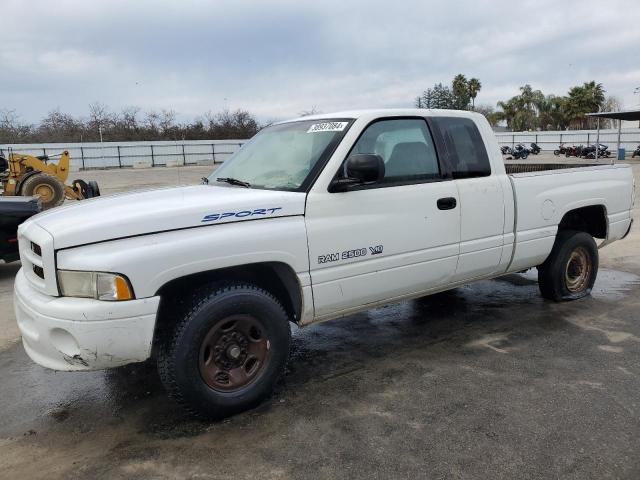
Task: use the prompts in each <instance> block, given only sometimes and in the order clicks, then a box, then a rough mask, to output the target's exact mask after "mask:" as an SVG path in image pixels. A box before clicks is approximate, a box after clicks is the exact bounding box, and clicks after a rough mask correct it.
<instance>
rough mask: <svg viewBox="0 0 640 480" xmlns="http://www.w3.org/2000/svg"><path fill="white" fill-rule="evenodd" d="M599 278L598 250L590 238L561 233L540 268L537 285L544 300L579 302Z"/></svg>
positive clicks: (571, 232)
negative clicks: (597, 277)
mask: <svg viewBox="0 0 640 480" xmlns="http://www.w3.org/2000/svg"><path fill="white" fill-rule="evenodd" d="M597 275H598V247H597V246H596V242H595V240H594V239H593V237H592V236H591V235H589V234H588V233H586V232H578V231H575V230H562V231H560V232H558V235H557V237H556V241H555V243H554V244H553V249H552V250H551V254H550V255H549V257H548V258H547V259H546V260H545V262H544V263H543V264H542V265H539V266H538V286H539V288H540V293H541V294H542V296H543V297H544V298H547V299H549V300H555V301H556V302H560V301H568V300H577V299H578V298H582V297H585V296H587V295H589V294H590V293H591V289H592V288H593V284H594V282H595V281H596V276H597Z"/></svg>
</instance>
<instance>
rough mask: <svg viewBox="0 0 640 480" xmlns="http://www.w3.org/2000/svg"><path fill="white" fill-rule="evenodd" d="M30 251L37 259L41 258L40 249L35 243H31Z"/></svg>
mask: <svg viewBox="0 0 640 480" xmlns="http://www.w3.org/2000/svg"><path fill="white" fill-rule="evenodd" d="M31 251H32V252H33V253H35V254H36V255H38V256H39V257H41V256H42V248H40V245H38V244H37V243H33V242H31Z"/></svg>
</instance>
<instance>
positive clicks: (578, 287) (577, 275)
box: [564, 247, 591, 293]
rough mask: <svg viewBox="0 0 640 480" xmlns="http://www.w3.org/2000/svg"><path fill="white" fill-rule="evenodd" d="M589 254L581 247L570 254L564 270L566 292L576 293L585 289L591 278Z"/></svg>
mask: <svg viewBox="0 0 640 480" xmlns="http://www.w3.org/2000/svg"><path fill="white" fill-rule="evenodd" d="M589 260H590V255H589V252H587V250H586V249H585V248H583V247H577V248H576V249H574V250H573V251H572V252H571V256H570V257H569V261H568V262H567V267H566V269H565V275H564V276H565V282H566V284H567V290H569V291H570V292H572V293H578V292H581V291H582V290H584V289H585V287H586V286H587V284H588V282H589V279H590V278H591V262H590V261H589Z"/></svg>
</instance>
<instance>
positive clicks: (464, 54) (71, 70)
mask: <svg viewBox="0 0 640 480" xmlns="http://www.w3.org/2000/svg"><path fill="white" fill-rule="evenodd" d="M0 12H2V15H1V18H2V21H1V22H0V25H1V27H0V35H1V39H0V72H1V73H0V110H1V109H9V110H15V112H16V113H17V114H18V115H19V117H20V119H21V120H22V121H25V122H37V121H39V120H40V119H41V118H42V117H44V116H45V115H46V113H47V112H49V111H50V110H52V109H55V108H60V110H62V111H63V112H67V113H70V114H73V115H75V116H86V115H87V113H88V105H89V104H90V103H93V102H99V103H102V104H104V105H107V106H109V107H110V109H111V110H114V111H119V110H121V109H122V108H124V107H127V106H131V105H135V106H138V107H140V108H141V109H142V111H143V112H146V111H150V110H161V109H167V110H174V111H175V112H176V114H177V118H178V119H179V120H181V121H189V120H191V119H193V118H194V117H197V116H198V115H202V114H203V113H205V112H207V111H212V112H218V111H221V110H223V109H231V110H235V109H239V108H241V109H246V110H248V111H250V112H251V113H253V114H254V115H256V116H257V117H258V119H260V120H261V121H272V120H279V119H285V118H290V117H295V116H298V115H299V114H300V113H301V112H303V111H309V110H311V109H315V110H317V111H320V112H324V113H328V112H332V111H339V110H347V109H356V108H377V107H411V106H413V103H414V99H415V97H416V96H417V95H419V94H420V93H421V92H422V91H423V90H424V89H426V88H428V87H431V86H433V84H434V83H437V82H443V83H445V84H447V83H449V82H450V81H451V79H452V78H453V76H454V75H455V74H457V73H463V74H465V75H466V76H467V77H468V78H469V77H477V78H479V79H480V81H481V82H482V90H481V91H480V93H479V94H478V97H477V99H476V104H489V105H492V106H495V103H496V102H497V101H498V100H505V99H508V98H510V97H511V96H513V95H516V94H517V93H518V87H520V86H521V85H524V84H526V83H529V84H531V85H532V86H533V88H534V89H541V90H542V91H543V92H544V93H546V94H548V93H554V94H557V95H563V94H566V92H567V90H568V89H569V88H570V87H571V86H573V85H576V84H581V83H583V82H585V81H590V80H596V81H597V82H601V83H602V84H603V85H604V87H605V90H606V94H607V95H613V96H616V97H618V98H619V99H620V100H621V101H622V103H623V106H624V107H625V108H633V107H638V106H640V93H638V94H634V89H635V88H636V87H640V29H638V28H637V25H636V24H637V21H638V20H639V19H640V1H638V0H628V1H612V0H608V1H607V2H602V1H601V0H597V1H592V0H581V1H568V0H566V1H562V0H553V1H547V0H536V1H514V0H495V1H472V0H467V1H455V0H439V1H437V2H436V1H424V0H423V1H413V0H407V1H405V0H396V1H389V0H384V1H378V0H366V1H347V0H342V1H333V0H322V1H304V0H292V1H288V0H287V1H285V0H282V1H279V0H278V1H271V0H262V1H256V0H254V1H252V2H250V1H247V0H230V1H227V0H215V1H214V0H211V1H204V0H202V1H199V0H174V1H171V2H169V1H160V0H156V1H147V0H135V1H133V0H127V1H121V0H83V1H80V0H77V1H72V0H42V1H41V0H0Z"/></svg>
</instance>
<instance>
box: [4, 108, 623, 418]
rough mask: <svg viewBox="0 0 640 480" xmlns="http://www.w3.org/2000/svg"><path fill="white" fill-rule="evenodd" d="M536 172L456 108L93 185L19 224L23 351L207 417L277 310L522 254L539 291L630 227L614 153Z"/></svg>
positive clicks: (266, 363)
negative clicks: (132, 375) (605, 160)
mask: <svg viewBox="0 0 640 480" xmlns="http://www.w3.org/2000/svg"><path fill="white" fill-rule="evenodd" d="M553 168H557V165H549V164H533V163H521V164H509V165H507V167H506V168H505V164H504V162H503V159H502V155H501V154H500V150H499V148H498V143H497V140H496V137H495V135H494V133H493V131H492V130H491V127H490V126H489V123H488V122H487V121H486V119H485V118H484V117H483V116H482V115H480V114H477V113H474V112H467V111H447V110H423V109H407V110H367V111H354V112H343V113H337V114H323V115H315V116H311V117H303V118H300V119H296V120H291V121H286V122H282V123H277V124H274V125H272V126H270V127H267V128H265V129H263V130H262V131H260V133H258V134H257V135H256V136H255V137H254V139H253V140H252V141H251V142H250V143H248V144H246V145H245V146H244V147H243V148H242V149H240V150H239V151H238V152H237V153H236V154H235V155H234V156H233V157H232V158H231V159H230V160H228V161H226V162H225V163H224V164H223V165H222V166H221V167H220V168H219V169H218V170H216V171H214V172H213V173H212V174H211V175H210V176H209V177H208V179H207V181H206V182H205V183H204V184H203V185H199V186H188V187H176V188H171V189H162V190H155V191H154V190H151V191H144V192H135V193H129V194H123V195H117V196H112V197H101V198H97V199H94V200H92V201H90V202H78V203H77V204H73V205H70V206H68V207H65V208H61V209H54V210H51V211H48V212H45V213H43V214H41V215H38V216H37V217H35V218H33V219H31V220H27V221H26V222H25V223H24V224H22V225H21V226H20V229H19V243H20V256H21V259H22V269H21V270H20V272H19V273H18V274H17V277H16V281H15V310H16V317H17V321H18V326H19V327H20V330H21V332H22V339H23V344H24V348H25V350H26V352H27V353H28V354H29V356H30V357H31V358H32V359H33V360H34V361H35V362H37V363H39V364H41V365H43V366H45V367H48V368H50V369H54V370H69V371H71V370H78V371H81V370H94V369H104V368H111V367H117V366H120V365H125V364H128V363H132V362H141V361H144V360H147V359H148V358H151V357H152V358H156V359H157V364H158V369H159V372H160V377H161V379H162V381H163V383H164V385H165V387H166V389H167V390H168V392H169V393H170V394H171V396H172V397H173V398H175V399H176V400H177V401H178V402H180V403H181V404H182V405H184V406H186V408H187V409H188V410H189V411H191V412H195V413H197V414H200V415H202V416H207V417H220V416H225V415H230V414H233V413H235V412H239V411H242V410H245V409H247V408H250V407H252V406H254V405H256V404H257V403H259V402H260V401H261V400H262V399H264V398H265V397H266V396H268V395H269V392H270V391H271V389H272V386H273V384H274V382H275V381H276V379H277V378H278V377H279V376H280V375H281V374H282V373H283V371H284V368H285V364H286V362H287V359H288V356H289V347H290V341H291V333H290V323H295V324H297V325H298V326H299V327H304V326H307V325H311V324H314V323H318V322H322V321H326V320H330V319H335V318H339V317H344V316H347V315H349V314H352V313H354V312H358V311H361V310H366V309H370V308H373V307H376V306H380V305H385V304H389V303H392V302H397V301H400V300H405V299H411V298H415V297H420V296H424V295H429V294H432V293H436V292H440V291H443V290H448V289H452V288H455V287H458V286H461V285H464V284H467V283H469V282H474V281H478V280H482V279H489V278H494V277H498V276H501V275H504V274H506V273H510V272H521V271H523V270H526V269H528V268H533V267H537V269H538V282H539V286H540V291H541V293H542V296H543V297H545V298H548V299H551V300H555V301H565V300H575V299H578V298H581V297H584V296H585V295H588V294H589V293H590V291H591V288H592V287H593V284H594V281H595V279H596V275H597V272H598V246H597V245H596V242H595V240H594V238H597V239H599V240H600V241H601V245H605V244H608V243H611V242H613V241H616V240H619V239H622V238H624V237H625V236H626V235H627V234H628V232H629V229H630V227H631V209H632V204H633V177H632V172H631V167H630V165H625V164H620V165H598V166H587V167H579V166H576V165H566V167H563V169H561V170H553ZM532 172H533V173H532ZM587 307H588V306H587ZM505 308H508V305H505ZM343 321H345V322H348V321H349V319H345V320H343ZM372 328H375V327H372ZM381 381H382V379H381Z"/></svg>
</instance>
